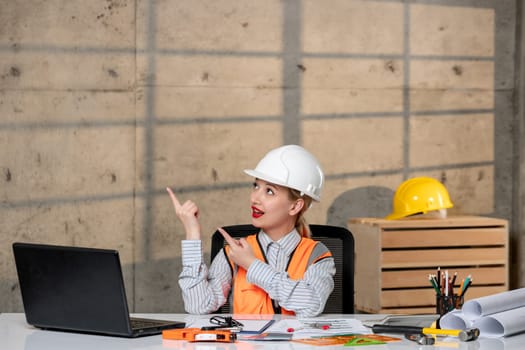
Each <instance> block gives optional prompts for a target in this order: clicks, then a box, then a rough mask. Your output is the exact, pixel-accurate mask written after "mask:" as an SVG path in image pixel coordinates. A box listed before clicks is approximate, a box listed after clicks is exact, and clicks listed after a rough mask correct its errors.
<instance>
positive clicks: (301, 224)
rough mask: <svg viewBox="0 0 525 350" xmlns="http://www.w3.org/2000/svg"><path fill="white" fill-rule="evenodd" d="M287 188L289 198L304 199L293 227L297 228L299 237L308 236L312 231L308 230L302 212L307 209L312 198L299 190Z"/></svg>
mask: <svg viewBox="0 0 525 350" xmlns="http://www.w3.org/2000/svg"><path fill="white" fill-rule="evenodd" d="M288 190H289V191H288V193H289V196H288V197H289V198H290V200H292V201H295V200H298V199H302V200H303V201H304V205H303V208H302V209H301V211H300V212H299V214H297V218H296V220H295V229H296V230H297V232H299V234H300V235H301V237H306V238H310V237H311V236H312V232H311V231H310V225H308V223H307V222H306V219H305V218H304V213H305V212H306V211H307V210H308V208H310V205H311V204H312V201H313V200H312V198H311V197H309V196H307V195H304V194H303V195H301V192H300V191H297V190H294V189H292V188H289V187H288Z"/></svg>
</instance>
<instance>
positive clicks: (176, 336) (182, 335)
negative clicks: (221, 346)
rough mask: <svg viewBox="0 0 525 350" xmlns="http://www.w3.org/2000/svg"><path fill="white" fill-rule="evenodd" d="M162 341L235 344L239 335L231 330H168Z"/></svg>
mask: <svg viewBox="0 0 525 350" xmlns="http://www.w3.org/2000/svg"><path fill="white" fill-rule="evenodd" d="M162 339H167V340H186V341H191V342H197V341H208V342H223V343H233V342H234V341H235V340H237V334H236V333H232V332H231V331H229V330H219V329H216V330H202V329H200V328H182V329H166V330H163V331H162Z"/></svg>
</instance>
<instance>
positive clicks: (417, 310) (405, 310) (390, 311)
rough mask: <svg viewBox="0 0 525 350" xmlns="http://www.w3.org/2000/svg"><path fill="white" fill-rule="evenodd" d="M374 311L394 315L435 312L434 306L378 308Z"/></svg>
mask: <svg viewBox="0 0 525 350" xmlns="http://www.w3.org/2000/svg"><path fill="white" fill-rule="evenodd" d="M374 313H380V314H395V315H421V314H434V313H436V308H435V307H404V308H394V309H386V308H383V309H380V310H376V311H375V312H374Z"/></svg>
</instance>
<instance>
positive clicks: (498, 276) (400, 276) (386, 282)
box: [381, 266, 508, 289]
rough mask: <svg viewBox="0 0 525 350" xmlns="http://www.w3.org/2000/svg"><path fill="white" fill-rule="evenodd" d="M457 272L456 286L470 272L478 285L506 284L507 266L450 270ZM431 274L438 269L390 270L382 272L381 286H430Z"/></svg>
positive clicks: (452, 272) (451, 272)
mask: <svg viewBox="0 0 525 350" xmlns="http://www.w3.org/2000/svg"><path fill="white" fill-rule="evenodd" d="M454 272H457V274H458V276H457V278H456V286H457V287H459V284H460V283H461V280H462V279H464V278H465V277H467V276H468V275H469V274H470V275H472V278H473V279H474V281H475V282H476V285H483V284H506V283H507V279H508V277H507V268H506V267H505V266H499V267H477V268H454V269H453V270H450V271H449V273H450V274H451V276H452V275H453V274H454ZM429 274H436V269H425V270H388V271H383V272H382V273H381V288H383V289H384V288H407V287H409V288H410V287H424V288H426V287H428V286H430V283H429V281H428V275H429Z"/></svg>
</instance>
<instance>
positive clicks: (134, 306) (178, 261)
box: [122, 252, 210, 313]
mask: <svg viewBox="0 0 525 350" xmlns="http://www.w3.org/2000/svg"><path fill="white" fill-rule="evenodd" d="M203 259H204V262H205V263H206V265H207V266H210V253H209V252H204V256H203ZM122 270H123V271H122V272H123V274H124V276H130V277H131V276H134V284H135V286H134V287H135V288H133V285H132V284H128V283H126V292H127V297H128V305H129V309H130V312H137V313H185V310H184V302H183V300H182V295H181V292H180V287H179V274H180V272H181V270H182V258H181V257H180V256H175V257H173V258H169V259H158V260H148V261H142V262H135V263H134V264H132V265H130V264H127V265H124V266H122ZM132 278H133V277H132ZM127 281H130V282H131V280H127ZM133 292H134V293H133ZM133 297H134V300H133Z"/></svg>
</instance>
